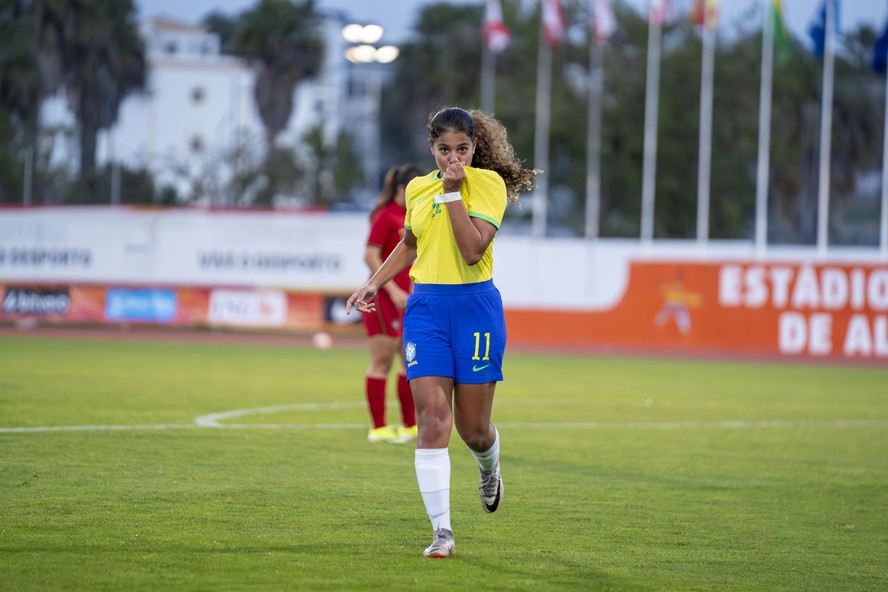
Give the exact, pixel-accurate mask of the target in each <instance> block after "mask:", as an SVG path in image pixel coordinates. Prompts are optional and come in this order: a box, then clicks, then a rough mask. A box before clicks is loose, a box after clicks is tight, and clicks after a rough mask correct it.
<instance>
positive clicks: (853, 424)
mask: <svg viewBox="0 0 888 592" xmlns="http://www.w3.org/2000/svg"><path fill="white" fill-rule="evenodd" d="M527 401H529V399H521V400H512V401H510V402H513V403H514V402H518V403H523V402H527ZM365 405H366V403H364V402H363V401H360V402H358V401H352V402H346V403H300V404H293V405H275V406H273V407H256V408H253V409H233V410H231V411H223V412H220V413H210V414H208V415H201V416H199V417H196V418H195V419H194V423H185V424H175V423H166V424H153V425H103V424H99V425H69V426H37V427H8V428H4V427H0V434H21V433H30V432H102V431H148V430H181V429H200V428H210V429H237V430H357V429H364V428H366V427H367V426H366V424H364V423H222V421H224V420H226V419H233V418H236V417H245V416H250V415H270V414H274V413H281V412H283V411H319V410H327V409H329V410H337V409H358V408H363V407H364V406H365ZM497 425H498V426H501V427H503V428H514V429H526V430H565V429H566V430H747V429H798V428H886V427H888V419H770V420H723V421H613V422H609V421H588V422H577V421H572V422H497Z"/></svg>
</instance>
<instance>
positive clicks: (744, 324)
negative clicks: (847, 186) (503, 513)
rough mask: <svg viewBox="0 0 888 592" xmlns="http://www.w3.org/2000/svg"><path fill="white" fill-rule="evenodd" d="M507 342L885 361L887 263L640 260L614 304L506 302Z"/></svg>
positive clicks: (887, 338)
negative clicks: (528, 305)
mask: <svg viewBox="0 0 888 592" xmlns="http://www.w3.org/2000/svg"><path fill="white" fill-rule="evenodd" d="M506 321H507V326H508V331H509V343H510V344H513V345H519V346H553V347H558V346H563V347H588V348H615V349H648V350H658V351H667V352H668V351H672V352H688V353H701V354H702V353H707V352H712V353H715V352H723V353H731V352H736V353H745V354H774V355H784V356H812V357H839V358H856V359H861V358H863V359H876V360H879V359H881V360H885V361H886V362H888V265H884V264H882V265H873V264H866V265H853V264H835V263H828V264H822V265H821V264H816V263H810V264H809V263H799V262H788V263H781V262H774V261H769V262H743V261H740V262H717V263H712V262H703V263H698V262H674V261H668V262H664V261H633V262H631V263H630V273H629V281H628V284H627V287H626V290H625V292H624V294H623V295H622V298H620V300H619V302H618V303H617V304H616V305H614V306H613V307H612V308H610V309H607V310H570V311H568V310H561V311H553V310H538V309H520V308H507V310H506Z"/></svg>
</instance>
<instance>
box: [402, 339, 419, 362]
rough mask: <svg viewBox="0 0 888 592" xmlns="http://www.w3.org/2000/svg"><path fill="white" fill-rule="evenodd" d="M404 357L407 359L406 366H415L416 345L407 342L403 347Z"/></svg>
mask: <svg viewBox="0 0 888 592" xmlns="http://www.w3.org/2000/svg"><path fill="white" fill-rule="evenodd" d="M404 357H405V358H406V359H407V365H408V366H412V365H414V364H416V363H417V362H416V360H415V358H416V344H415V343H412V342H409V341H408V342H407V343H406V344H405V345H404Z"/></svg>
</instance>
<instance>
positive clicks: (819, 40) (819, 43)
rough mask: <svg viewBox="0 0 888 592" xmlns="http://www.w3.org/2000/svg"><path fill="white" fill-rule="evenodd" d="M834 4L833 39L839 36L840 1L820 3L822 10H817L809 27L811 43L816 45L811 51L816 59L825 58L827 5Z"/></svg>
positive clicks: (831, 0)
mask: <svg viewBox="0 0 888 592" xmlns="http://www.w3.org/2000/svg"><path fill="white" fill-rule="evenodd" d="M827 2H832V5H833V8H832V15H833V22H832V25H833V26H832V32H833V38H835V36H836V35H837V34H838V31H839V0H822V2H821V3H820V8H818V9H817V12H816V13H814V18H813V19H812V20H811V24H810V25H808V35H810V36H811V41H812V42H813V43H814V46H813V48H812V49H811V51H812V53H813V54H814V57H816V58H822V57H823V48H824V47H825V46H826V3H827Z"/></svg>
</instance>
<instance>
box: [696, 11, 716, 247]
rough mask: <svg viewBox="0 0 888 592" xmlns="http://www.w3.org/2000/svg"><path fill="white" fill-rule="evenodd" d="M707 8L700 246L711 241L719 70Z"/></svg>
mask: <svg viewBox="0 0 888 592" xmlns="http://www.w3.org/2000/svg"><path fill="white" fill-rule="evenodd" d="M708 10H709V8H708V7H705V8H704V11H706V12H704V17H703V19H704V21H703V66H702V73H701V76H700V138H699V152H698V160H699V162H698V165H697V244H698V245H700V246H703V245H705V244H706V242H707V241H708V240H709V189H710V177H711V175H710V171H711V166H712V79H713V70H714V69H715V25H714V24H712V23H710V22H709V19H710V17H711V16H712V15H710V14H709V13H708Z"/></svg>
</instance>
